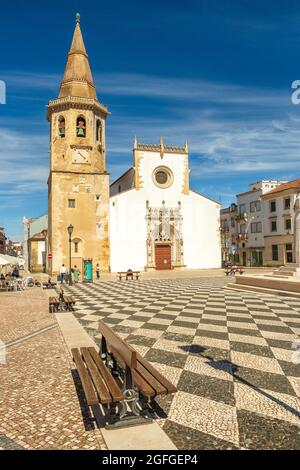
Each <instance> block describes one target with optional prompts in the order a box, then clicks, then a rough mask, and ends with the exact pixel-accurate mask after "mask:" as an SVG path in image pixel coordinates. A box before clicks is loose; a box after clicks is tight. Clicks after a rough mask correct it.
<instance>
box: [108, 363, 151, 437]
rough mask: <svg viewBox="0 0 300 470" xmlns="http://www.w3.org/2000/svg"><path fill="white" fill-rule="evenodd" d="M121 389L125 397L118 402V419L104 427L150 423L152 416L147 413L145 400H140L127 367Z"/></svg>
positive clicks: (111, 427)
mask: <svg viewBox="0 0 300 470" xmlns="http://www.w3.org/2000/svg"><path fill="white" fill-rule="evenodd" d="M122 390H123V394H124V398H125V399H124V401H121V402H120V403H119V406H118V408H119V415H118V419H117V421H115V422H114V423H109V424H108V425H107V426H106V428H107V429H113V428H122V427H128V426H137V425H141V424H148V423H152V418H151V417H150V415H149V414H148V407H146V402H145V400H144V401H143V400H142V402H141V397H140V394H139V391H138V389H137V387H136V386H135V385H134V384H133V382H132V376H131V371H130V369H129V368H127V369H126V370H125V377H124V384H123V387H122ZM140 402H141V403H140ZM147 403H148V400H147Z"/></svg>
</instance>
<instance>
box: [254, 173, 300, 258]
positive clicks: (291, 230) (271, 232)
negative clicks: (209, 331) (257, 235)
mask: <svg viewBox="0 0 300 470" xmlns="http://www.w3.org/2000/svg"><path fill="white" fill-rule="evenodd" d="M299 192H300V179H297V180H294V181H290V182H288V183H285V184H282V185H280V186H279V187H277V188H276V189H274V190H272V191H270V192H268V193H267V194H265V195H264V196H263V198H262V199H263V205H264V213H265V221H264V236H265V263H266V264H267V265H268V266H282V265H284V264H286V263H293V262H295V257H296V253H295V246H294V235H295V210H294V206H295V201H296V197H297V195H298V194H299Z"/></svg>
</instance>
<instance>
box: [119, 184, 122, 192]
mask: <svg viewBox="0 0 300 470" xmlns="http://www.w3.org/2000/svg"><path fill="white" fill-rule="evenodd" d="M121 190H122V187H121V185H120V184H119V186H118V192H119V193H120V192H121Z"/></svg>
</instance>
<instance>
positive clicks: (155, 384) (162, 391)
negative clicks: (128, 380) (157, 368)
mask: <svg viewBox="0 0 300 470" xmlns="http://www.w3.org/2000/svg"><path fill="white" fill-rule="evenodd" d="M136 370H137V372H138V373H139V374H140V375H141V376H142V377H143V378H144V379H145V380H146V381H147V382H148V384H149V385H150V386H151V387H152V388H153V389H154V390H155V392H156V395H166V394H167V393H168V390H167V388H166V387H164V386H163V385H162V384H161V383H160V382H159V381H158V380H157V379H156V377H153V375H152V374H151V373H150V372H149V371H148V370H147V369H146V368H145V367H144V366H143V365H142V364H141V363H140V362H139V361H138V363H137V368H136Z"/></svg>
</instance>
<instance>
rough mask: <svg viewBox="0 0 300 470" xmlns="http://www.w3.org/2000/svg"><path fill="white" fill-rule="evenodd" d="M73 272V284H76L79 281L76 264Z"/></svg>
mask: <svg viewBox="0 0 300 470" xmlns="http://www.w3.org/2000/svg"><path fill="white" fill-rule="evenodd" d="M73 273H74V282H75V284H77V283H78V281H79V269H78V268H77V266H76V264H75V266H74V269H73Z"/></svg>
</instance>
